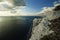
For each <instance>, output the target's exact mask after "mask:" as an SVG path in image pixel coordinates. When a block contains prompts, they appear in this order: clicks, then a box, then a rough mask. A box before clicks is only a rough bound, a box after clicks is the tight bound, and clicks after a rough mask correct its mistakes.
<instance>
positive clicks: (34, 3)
mask: <svg viewBox="0 0 60 40" xmlns="http://www.w3.org/2000/svg"><path fill="white" fill-rule="evenodd" d="M56 1H58V0H25V2H24V0H2V1H1V2H0V16H2V15H3V16H5V15H6V16H8V15H10V16H11V15H14V16H16V15H33V14H35V13H38V12H40V11H41V10H43V8H44V7H54V2H56ZM18 5H19V6H18ZM23 5H24V6H23ZM12 9H13V10H12ZM48 9H50V8H48ZM1 10H2V11H1ZM3 10H5V11H3ZM6 10H7V11H6Z"/></svg>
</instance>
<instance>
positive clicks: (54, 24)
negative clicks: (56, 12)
mask: <svg viewBox="0 0 60 40" xmlns="http://www.w3.org/2000/svg"><path fill="white" fill-rule="evenodd" d="M50 22H51V25H50V29H51V30H53V31H54V33H52V34H50V35H47V36H44V37H43V38H41V40H60V17H59V18H56V19H54V20H51V21H50Z"/></svg>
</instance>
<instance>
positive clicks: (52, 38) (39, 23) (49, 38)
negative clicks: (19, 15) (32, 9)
mask: <svg viewBox="0 0 60 40" xmlns="http://www.w3.org/2000/svg"><path fill="white" fill-rule="evenodd" d="M41 15H42V17H43V18H42V19H34V20H33V28H32V32H31V37H30V39H29V40H60V36H59V35H60V33H59V31H60V5H58V6H55V7H54V8H51V9H49V8H46V9H44V10H43V14H41Z"/></svg>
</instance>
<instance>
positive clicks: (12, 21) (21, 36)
mask: <svg viewBox="0 0 60 40" xmlns="http://www.w3.org/2000/svg"><path fill="white" fill-rule="evenodd" d="M34 18H41V17H39V16H16V17H13V16H11V17H8V16H7V17H0V19H1V20H2V22H0V39H1V40H27V38H28V36H27V35H28V33H29V30H30V27H32V23H33V19H34ZM2 23H3V24H2ZM1 25H2V26H1ZM3 25H4V26H3Z"/></svg>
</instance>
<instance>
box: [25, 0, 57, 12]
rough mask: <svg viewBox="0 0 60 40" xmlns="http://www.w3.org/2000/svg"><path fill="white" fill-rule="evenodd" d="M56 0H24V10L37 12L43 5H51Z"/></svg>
mask: <svg viewBox="0 0 60 40" xmlns="http://www.w3.org/2000/svg"><path fill="white" fill-rule="evenodd" d="M55 1H58V0H26V6H27V7H26V8H25V11H26V12H30V13H33V12H38V11H40V10H41V9H42V8H43V7H50V6H53V3H54V2H55Z"/></svg>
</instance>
